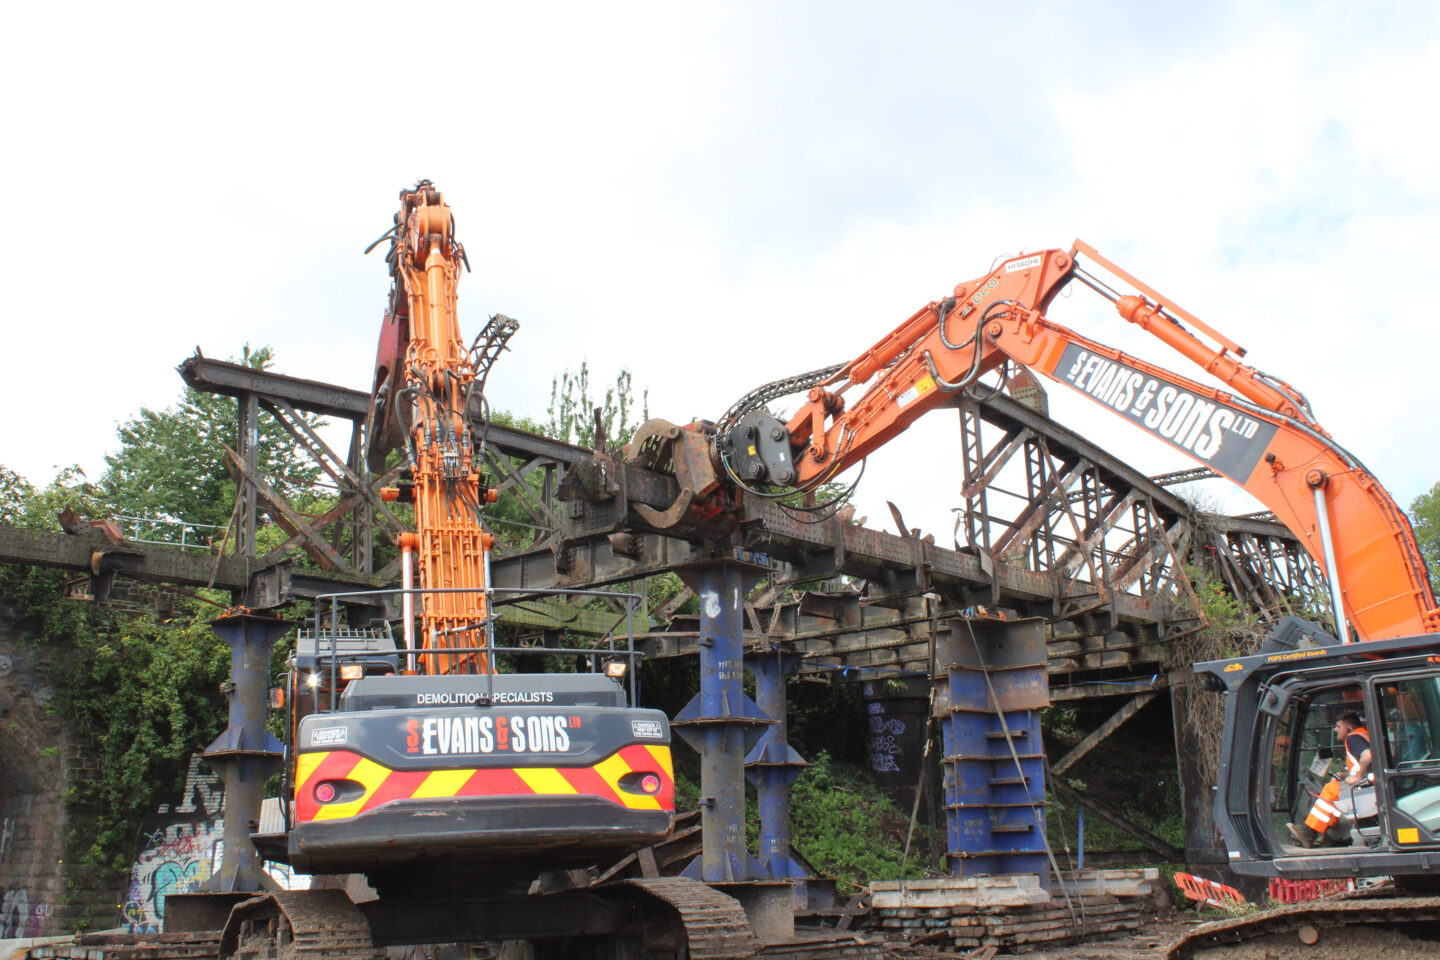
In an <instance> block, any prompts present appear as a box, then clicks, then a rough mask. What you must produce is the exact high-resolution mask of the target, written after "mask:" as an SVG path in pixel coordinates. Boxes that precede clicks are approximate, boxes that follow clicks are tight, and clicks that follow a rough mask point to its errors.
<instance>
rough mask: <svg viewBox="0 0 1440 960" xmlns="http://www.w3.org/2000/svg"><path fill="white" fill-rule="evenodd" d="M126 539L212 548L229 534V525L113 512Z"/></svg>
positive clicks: (176, 545)
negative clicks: (217, 541)
mask: <svg viewBox="0 0 1440 960" xmlns="http://www.w3.org/2000/svg"><path fill="white" fill-rule="evenodd" d="M110 519H111V520H113V521H115V525H116V526H117V527H119V528H120V532H121V533H122V534H124V535H125V539H127V540H131V541H134V542H135V543H159V544H163V545H165V546H170V547H179V548H180V549H182V550H186V549H193V550H209V549H210V544H211V543H212V542H214V541H215V540H217V539H220V538H222V537H223V536H224V534H225V528H224V527H219V526H216V525H215V524H213V523H188V522H186V521H184V520H169V519H166V518H164V517H136V516H131V515H129V514H124V513H115V514H111V515H110Z"/></svg>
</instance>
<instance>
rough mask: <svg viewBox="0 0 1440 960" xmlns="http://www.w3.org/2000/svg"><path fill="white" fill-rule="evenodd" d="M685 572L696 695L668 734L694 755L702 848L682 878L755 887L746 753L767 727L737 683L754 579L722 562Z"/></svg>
mask: <svg viewBox="0 0 1440 960" xmlns="http://www.w3.org/2000/svg"><path fill="white" fill-rule="evenodd" d="M688 572H689V573H690V574H691V575H692V579H694V578H698V584H697V586H698V589H696V587H695V586H692V589H695V592H696V593H698V594H699V595H700V693H699V694H697V695H696V697H695V698H694V699H693V700H691V701H690V702H689V703H688V704H687V705H686V706H685V709H683V710H681V711H680V713H678V714H677V715H676V717H675V721H674V723H673V724H672V727H673V728H674V729H675V731H676V732H677V733H679V734H680V735H681V736H682V737H683V738H684V739H685V742H686V743H688V744H690V746H691V747H693V748H695V749H696V750H698V751H700V823H701V827H702V830H703V835H704V845H703V847H702V850H701V854H700V857H699V858H698V859H696V860H694V861H692V862H691V864H690V865H689V867H687V868H686V870H685V875H686V876H690V877H694V878H696V879H699V880H703V881H705V882H706V883H733V882H735V881H739V880H752V879H757V878H761V877H764V876H765V874H764V871H763V870H762V868H761V867H760V864H759V863H758V862H757V861H756V860H755V858H754V857H752V856H750V853H749V851H748V850H746V849H745V752H746V750H747V749H749V747H751V746H752V745H753V744H754V743H755V741H756V740H757V739H758V738H759V736H760V733H761V730H762V729H763V728H764V727H765V726H768V724H769V721H768V719H767V718H766V717H765V716H764V714H762V713H761V712H760V708H759V707H757V706H756V705H755V702H754V701H753V700H751V699H750V698H749V697H747V696H745V693H744V688H743V686H742V683H741V681H742V679H743V676H744V672H745V670H744V665H743V650H744V644H743V636H744V626H745V607H744V599H745V593H746V591H747V589H748V588H749V587H750V586H751V585H753V584H754V582H755V579H756V577H755V572H756V571H755V570H754V568H753V567H750V566H749V565H746V564H741V563H739V562H737V561H729V560H726V561H715V562H713V563H707V564H702V565H700V566H698V567H697V568H695V569H693V570H691V571H688Z"/></svg>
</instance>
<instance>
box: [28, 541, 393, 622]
mask: <svg viewBox="0 0 1440 960" xmlns="http://www.w3.org/2000/svg"><path fill="white" fill-rule="evenodd" d="M110 557H115V558H117V559H119V560H121V561H122V562H123V569H122V570H121V572H122V573H123V574H124V575H125V576H127V577H131V578H133V579H137V580H144V581H146V582H148V583H169V584H175V585H177V586H184V587H214V588H215V589H217V590H230V591H235V592H240V593H246V594H247V595H248V596H250V598H251V599H249V600H247V603H248V604H249V605H250V606H257V607H268V606H272V605H273V603H271V602H266V601H265V599H264V597H265V595H266V594H267V593H268V594H270V595H272V596H273V595H275V594H277V593H279V592H280V590H279V589H278V585H279V583H280V571H282V570H285V568H286V565H283V564H282V565H276V566H273V567H270V568H268V570H267V571H258V572H256V573H254V574H252V573H251V572H250V571H249V570H248V569H247V566H248V565H247V564H246V562H245V560H244V558H243V557H237V556H234V555H230V556H224V557H219V558H217V557H215V556H213V555H212V554H210V553H208V552H204V553H202V552H200V551H192V550H182V549H180V548H179V547H173V546H166V545H162V544H155V543H135V542H132V541H128V540H127V541H125V542H123V543H121V544H119V545H118V546H110V545H103V544H99V543H97V542H95V541H93V540H91V539H89V538H85V537H77V536H73V535H71V534H67V533H54V532H51V531H48V530H26V529H22V528H19V527H6V526H0V562H4V563H23V564H29V565H31V566H37V567H51V568H55V569H59V570H74V571H77V572H80V573H94V572H95V571H96V569H97V568H102V567H104V566H106V565H107V563H108V558H110ZM285 574H286V576H285V579H286V580H287V581H288V584H289V587H288V589H289V592H290V593H291V594H292V595H293V596H294V597H296V598H302V599H311V598H313V597H314V596H317V595H318V594H319V593H333V592H336V591H338V590H346V589H349V590H356V589H366V588H370V587H374V586H379V584H376V583H374V582H373V581H372V580H371V579H369V578H367V577H363V576H345V575H343V574H339V573H335V572H332V573H327V574H320V573H319V572H318V571H290V570H285ZM267 575H269V577H270V579H271V581H273V583H275V584H276V585H277V586H276V587H273V588H265V587H261V588H260V589H259V591H258V594H259V595H260V597H261V599H260V600H259V601H254V595H255V594H256V590H255V589H254V588H255V586H256V584H257V583H260V582H262V579H257V578H263V577H265V576H267ZM297 590H298V592H296V591H297Z"/></svg>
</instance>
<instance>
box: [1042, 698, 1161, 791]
mask: <svg viewBox="0 0 1440 960" xmlns="http://www.w3.org/2000/svg"><path fill="white" fill-rule="evenodd" d="M1154 699H1155V692H1154V691H1153V690H1146V691H1144V692H1143V693H1137V694H1136V695H1135V696H1133V697H1131V698H1130V699H1129V700H1126V701H1125V703H1124V705H1123V706H1121V707H1120V709H1119V710H1116V711H1115V712H1114V713H1112V714H1111V715H1110V718H1109V719H1108V720H1106V721H1105V722H1104V723H1102V724H1100V726H1098V727H1096V728H1095V729H1094V730H1092V731H1090V733H1089V734H1088V735H1086V737H1085V738H1084V739H1083V740H1081V741H1080V742H1079V743H1077V744H1075V746H1073V747H1071V748H1070V752H1069V753H1067V754H1065V756H1063V757H1061V758H1060V759H1059V760H1056V761H1055V762H1054V763H1052V764H1051V765H1050V772H1051V773H1052V774H1055V775H1059V774H1062V773H1064V772H1065V771H1066V770H1069V769H1070V768H1071V767H1073V766H1075V764H1076V763H1077V762H1079V760H1080V758H1081V757H1083V756H1085V754H1087V753H1089V752H1090V751H1091V750H1094V749H1095V748H1096V747H1098V746H1099V745H1100V742H1101V741H1102V740H1104V739H1105V738H1106V737H1108V736H1110V734H1112V733H1114V732H1115V731H1116V730H1119V729H1120V727H1121V725H1123V724H1124V723H1125V721H1127V720H1129V719H1130V718H1131V717H1133V716H1135V714H1137V713H1139V712H1140V708H1141V707H1143V706H1145V704H1147V703H1149V702H1150V701H1151V700H1154Z"/></svg>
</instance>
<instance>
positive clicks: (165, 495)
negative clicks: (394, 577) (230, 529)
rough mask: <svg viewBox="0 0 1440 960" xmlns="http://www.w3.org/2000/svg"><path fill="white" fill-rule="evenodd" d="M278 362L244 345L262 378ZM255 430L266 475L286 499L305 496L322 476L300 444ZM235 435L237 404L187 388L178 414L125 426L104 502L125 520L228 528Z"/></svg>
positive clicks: (264, 350)
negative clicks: (229, 459)
mask: <svg viewBox="0 0 1440 960" xmlns="http://www.w3.org/2000/svg"><path fill="white" fill-rule="evenodd" d="M273 358H274V354H273V351H271V349H270V348H269V347H261V348H260V349H259V350H251V349H250V347H249V345H246V346H245V348H244V350H243V352H242V355H241V357H240V360H239V362H240V363H242V364H244V365H245V366H247V367H251V368H252V369H255V370H265V369H268V368H269V367H270V365H271V362H272V360H273ZM309 422H310V423H311V425H312V426H314V425H318V423H319V421H318V420H314V419H311V420H310V421H309ZM256 426H257V430H258V443H257V444H256V452H257V455H258V459H259V467H260V470H261V472H262V473H263V474H264V475H265V476H266V477H267V478H269V480H270V482H271V483H272V485H274V486H275V487H276V488H277V489H278V490H279V491H280V492H282V493H285V494H286V495H289V496H293V495H297V494H299V493H301V492H302V491H304V490H306V489H307V488H308V487H309V486H310V485H311V484H312V483H313V482H314V481H315V478H316V477H317V476H318V474H319V470H318V468H316V467H313V466H310V465H309V464H308V463H307V462H306V461H305V459H304V456H303V454H302V453H301V450H300V445H299V443H298V442H297V441H296V440H295V439H294V438H293V437H291V436H290V434H289V433H287V432H286V431H285V429H284V428H283V427H281V426H280V424H279V423H277V422H275V421H274V420H273V419H272V418H270V417H267V416H261V417H259V418H258V423H257V425H256ZM238 430H239V413H238V404H236V402H235V401H234V399H232V398H230V397H225V396H220V395H218V394H211V393H201V392H199V391H197V390H193V389H191V388H189V387H186V388H185V392H184V394H183V396H182V397H181V400H180V403H179V404H178V405H177V406H175V407H170V408H168V409H165V410H159V411H157V410H151V409H149V408H148V407H142V408H141V409H140V413H139V414H138V415H137V416H135V417H132V418H131V419H130V420H128V421H126V422H125V423H122V424H121V425H120V428H119V436H120V449H119V450H118V451H116V452H115V453H112V454H110V455H108V456H107V457H106V458H105V463H106V471H105V477H104V479H103V481H102V483H101V487H102V488H103V490H104V495H105V498H106V499H107V500H108V501H109V502H110V503H111V504H113V505H114V506H115V508H116V509H118V510H121V511H123V512H125V513H134V514H138V515H140V516H145V517H163V518H168V519H172V520H185V521H189V522H191V523H208V524H214V525H215V526H224V525H225V524H226V523H227V522H228V521H229V518H230V511H231V508H232V506H233V504H234V502H235V482H234V481H233V480H231V479H230V474H229V472H228V471H227V470H226V468H225V462H226V456H225V449H224V448H225V447H226V446H229V447H231V448H232V449H234V448H235V447H236V443H237V436H238Z"/></svg>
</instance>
